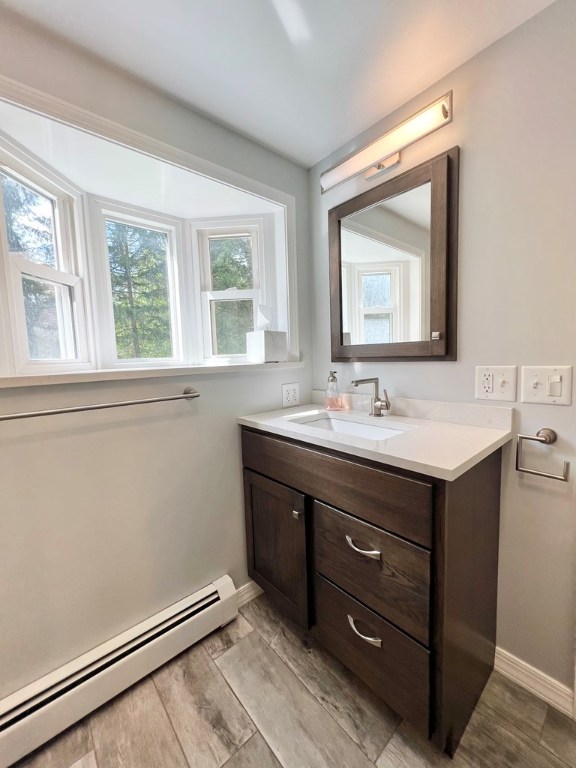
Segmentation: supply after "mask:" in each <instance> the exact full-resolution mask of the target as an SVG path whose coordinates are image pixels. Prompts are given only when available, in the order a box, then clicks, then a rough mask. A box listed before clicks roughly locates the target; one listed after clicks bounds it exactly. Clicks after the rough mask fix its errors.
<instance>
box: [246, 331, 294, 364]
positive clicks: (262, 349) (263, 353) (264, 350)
mask: <svg viewBox="0 0 576 768" xmlns="http://www.w3.org/2000/svg"><path fill="white" fill-rule="evenodd" d="M246 355H247V357H248V362H249V363H280V362H282V361H284V360H288V346H287V343H286V332H285V331H248V333H247V334H246Z"/></svg>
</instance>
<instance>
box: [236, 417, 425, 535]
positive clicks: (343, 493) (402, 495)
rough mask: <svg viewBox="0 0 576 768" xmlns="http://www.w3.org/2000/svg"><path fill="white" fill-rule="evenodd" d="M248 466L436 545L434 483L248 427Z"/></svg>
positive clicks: (244, 452)
mask: <svg viewBox="0 0 576 768" xmlns="http://www.w3.org/2000/svg"><path fill="white" fill-rule="evenodd" d="M242 455H243V458H244V466H246V467H248V468H249V469H252V470H254V471H255V472H260V473H261V474H263V475H268V476H269V477H273V478H274V479H275V480H278V481H279V482H281V483H284V484H285V485H289V486H291V487H292V488H298V490H299V491H302V493H305V494H308V495H309V496H314V497H315V498H316V499H320V500H321V501H324V502H326V503H327V504H332V505H333V506H335V507H338V508H339V509H343V510H345V511H348V512H352V513H353V514H355V515H357V516H358V517H361V518H363V519H364V520H367V521H368V522H370V523H374V524H375V525H378V526H380V527H381V528H385V529H386V530H388V531H392V532H394V533H397V534H399V535H400V536H402V537H404V538H405V539H410V540H411V541H415V542H417V543H418V544H422V545H423V546H425V547H428V548H430V547H431V542H432V498H433V490H434V486H433V485H432V483H428V482H424V481H421V480H413V479H412V478H409V477H403V476H401V475H396V474H393V473H392V472H388V471H386V470H383V469H378V468H375V467H371V466H366V465H365V464H361V463H359V462H356V461H351V460H349V459H346V458H342V457H340V456H332V455H331V454H327V453H323V452H322V451H320V450H316V449H313V448H307V447H304V446H301V445H298V444H296V443H292V442H290V441H288V440H282V439H278V438H275V437H268V436H267V435H263V434H260V433H258V432H251V431H249V430H247V429H245V428H244V429H243V430H242Z"/></svg>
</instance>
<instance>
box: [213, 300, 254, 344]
mask: <svg viewBox="0 0 576 768" xmlns="http://www.w3.org/2000/svg"><path fill="white" fill-rule="evenodd" d="M214 303H215V307H214V322H215V324H216V346H217V348H216V350H215V353H216V354H217V355H245V354H246V333H247V331H253V330H254V316H253V313H252V302H251V301H250V299H241V300H239V301H216V302H214Z"/></svg>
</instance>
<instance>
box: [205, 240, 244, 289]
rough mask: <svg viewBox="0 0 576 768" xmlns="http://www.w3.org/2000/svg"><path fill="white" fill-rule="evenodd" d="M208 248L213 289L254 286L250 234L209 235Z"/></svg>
mask: <svg viewBox="0 0 576 768" xmlns="http://www.w3.org/2000/svg"><path fill="white" fill-rule="evenodd" d="M208 248H209V251H210V272H211V275H212V290H213V291H225V290H226V289H228V288H238V289H243V288H253V287H254V276H253V274H252V237H251V236H250V235H234V236H231V237H225V236H222V237H209V238H208Z"/></svg>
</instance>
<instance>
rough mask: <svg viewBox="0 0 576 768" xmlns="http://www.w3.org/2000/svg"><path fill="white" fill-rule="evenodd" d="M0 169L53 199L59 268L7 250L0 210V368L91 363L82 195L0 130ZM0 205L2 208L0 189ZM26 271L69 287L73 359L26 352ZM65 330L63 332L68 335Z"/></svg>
mask: <svg viewBox="0 0 576 768" xmlns="http://www.w3.org/2000/svg"><path fill="white" fill-rule="evenodd" d="M0 139H1V142H0V168H1V169H2V170H4V171H5V172H6V173H7V174H9V175H11V176H13V177H14V178H15V179H16V180H17V181H20V182H22V184H24V185H25V186H27V187H29V188H31V189H35V190H37V191H38V192H39V193H40V194H41V195H43V196H45V197H49V198H50V199H52V201H53V203H54V225H55V233H54V234H55V244H56V250H57V253H58V255H59V258H60V261H61V262H62V264H61V266H63V267H65V269H61V268H60V269H55V268H52V267H48V266H47V265H43V264H37V263H35V262H33V261H30V260H28V259H26V258H23V257H20V256H16V255H14V254H10V253H9V251H8V236H7V231H6V222H5V217H4V215H3V213H1V214H0V252H1V253H0V261H2V262H3V265H2V267H1V268H0V270H1V272H3V274H4V277H5V280H4V281H2V282H3V283H4V286H3V287H2V290H1V292H0V299H1V300H2V306H4V308H5V309H4V312H3V313H2V318H0V322H2V325H3V326H4V331H3V334H2V335H3V337H4V338H5V339H6V343H5V344H4V345H3V347H4V352H3V353H2V352H0V371H1V372H2V373H9V372H10V371H14V372H15V373H16V374H17V375H18V374H20V375H34V374H37V373H39V372H41V373H42V374H44V373H57V372H60V371H63V370H65V371H72V372H73V371H81V370H86V369H89V368H91V367H92V364H91V354H90V352H91V339H90V338H89V336H88V323H87V316H86V313H87V307H86V292H85V290H84V277H85V253H84V242H83V240H82V239H81V238H80V237H79V235H80V233H81V232H82V229H83V228H82V223H83V216H82V193H81V192H80V190H78V189H76V188H75V187H73V186H72V185H71V184H70V182H69V181H68V180H67V179H64V178H63V177H61V176H59V175H58V174H56V173H54V172H53V171H52V170H51V169H49V168H48V167H45V166H44V165H43V164H41V163H39V162H37V161H36V160H35V159H34V158H32V157H31V156H29V155H28V154H27V153H26V152H24V151H22V150H21V149H20V148H19V147H18V146H17V145H16V144H15V143H14V142H13V141H11V140H10V139H9V138H8V137H6V136H5V135H4V134H2V133H1V132H0ZM0 208H1V209H2V211H3V200H2V190H1V189H0ZM23 274H27V275H30V277H32V278H38V279H40V280H44V281H46V282H49V283H52V284H54V285H67V286H69V287H72V288H73V289H74V291H73V304H72V308H71V317H70V318H69V320H72V322H73V326H74V329H73V331H74V336H75V346H76V352H77V354H76V357H75V358H74V359H62V360H34V359H31V358H30V355H29V345H28V333H27V329H26V316H25V311H24V297H23V290H22V275H23ZM70 330H71V329H68V332H67V333H68V335H69V334H70Z"/></svg>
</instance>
